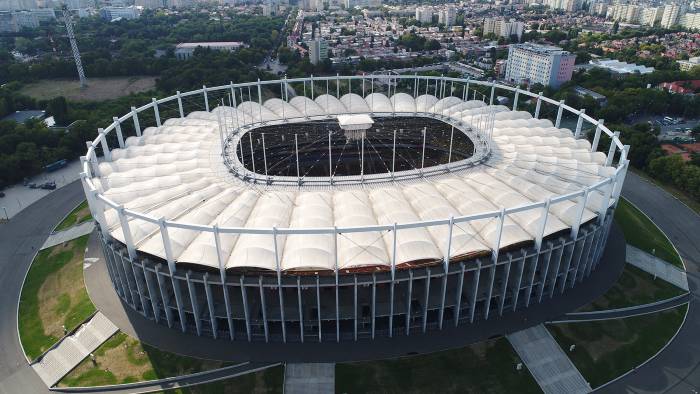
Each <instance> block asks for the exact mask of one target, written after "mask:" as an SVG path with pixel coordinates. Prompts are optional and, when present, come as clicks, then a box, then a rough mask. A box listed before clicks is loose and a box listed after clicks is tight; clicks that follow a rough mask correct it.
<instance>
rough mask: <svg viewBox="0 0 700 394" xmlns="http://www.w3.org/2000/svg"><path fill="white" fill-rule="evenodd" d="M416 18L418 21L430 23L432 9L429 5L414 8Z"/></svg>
mask: <svg viewBox="0 0 700 394" xmlns="http://www.w3.org/2000/svg"><path fill="white" fill-rule="evenodd" d="M416 20H417V21H418V22H420V23H431V22H432V21H433V9H432V8H430V7H418V8H416Z"/></svg>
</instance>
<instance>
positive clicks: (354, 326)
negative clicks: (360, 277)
mask: <svg viewBox="0 0 700 394" xmlns="http://www.w3.org/2000/svg"><path fill="white" fill-rule="evenodd" d="M354 279H355V287H354V296H353V303H352V304H353V308H354V319H353V332H354V338H355V341H357V275H355V277H354Z"/></svg>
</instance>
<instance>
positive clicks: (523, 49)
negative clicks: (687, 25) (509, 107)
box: [506, 43, 576, 87]
mask: <svg viewBox="0 0 700 394" xmlns="http://www.w3.org/2000/svg"><path fill="white" fill-rule="evenodd" d="M575 60H576V55H574V54H571V53H569V52H567V51H564V50H562V49H561V48H559V47H554V46H547V45H536V44H531V43H526V44H513V45H510V48H509V49H508V62H507V64H506V80H508V81H511V82H515V83H528V84H535V83H539V84H542V85H545V86H551V87H558V86H559V85H561V84H562V83H564V82H566V81H569V80H570V79H571V74H572V73H573V71H574V62H575Z"/></svg>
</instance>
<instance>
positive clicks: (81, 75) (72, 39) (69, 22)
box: [63, 6, 87, 88]
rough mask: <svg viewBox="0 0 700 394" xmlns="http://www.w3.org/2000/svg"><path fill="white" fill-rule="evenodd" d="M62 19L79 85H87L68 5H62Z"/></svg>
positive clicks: (83, 86)
mask: <svg viewBox="0 0 700 394" xmlns="http://www.w3.org/2000/svg"><path fill="white" fill-rule="evenodd" d="M63 20H64V21H65V23H66V31H67V32H68V40H69V41H70V49H71V50H72V51H73V59H74V60H75V67H77V69H78V78H80V87H81V88H85V87H86V86H87V78H85V71H83V62H82V61H81V60H80V51H78V43H77V42H76V41H75V34H74V33H73V22H72V20H71V15H70V12H69V11H68V7H65V6H64V7H63Z"/></svg>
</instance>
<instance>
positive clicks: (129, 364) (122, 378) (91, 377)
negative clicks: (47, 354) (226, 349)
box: [59, 332, 230, 387]
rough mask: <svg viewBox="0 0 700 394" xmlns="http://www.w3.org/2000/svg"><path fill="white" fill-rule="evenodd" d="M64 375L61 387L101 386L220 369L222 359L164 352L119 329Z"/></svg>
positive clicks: (222, 364) (225, 364)
mask: <svg viewBox="0 0 700 394" xmlns="http://www.w3.org/2000/svg"><path fill="white" fill-rule="evenodd" d="M93 354H94V355H95V360H94V362H93V360H91V359H90V358H89V357H88V358H86V359H85V360H83V361H82V362H81V363H80V364H78V366H77V367H76V368H75V369H74V370H72V371H71V372H70V373H69V374H68V375H66V376H65V377H64V378H63V379H62V380H61V381H60V382H59V385H60V386H63V387H65V386H102V385H107V384H119V383H133V382H139V381H144V380H154V379H162V378H166V377H171V376H179V375H187V374H191V373H195V372H200V371H206V370H212V369H217V368H221V367H224V366H227V365H230V364H228V363H224V362H221V361H211V360H200V359H196V358H192V357H185V356H180V355H177V354H173V353H167V352H163V351H161V350H158V349H156V348H154V347H152V346H148V345H146V344H144V343H141V342H139V341H138V340H136V339H134V338H132V337H130V336H128V335H126V334H124V333H122V332H118V333H116V334H114V335H113V336H112V337H111V338H110V339H108V340H107V341H106V342H105V343H103V344H102V345H101V346H100V347H99V348H97V350H95V352H94V353H93Z"/></svg>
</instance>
